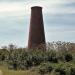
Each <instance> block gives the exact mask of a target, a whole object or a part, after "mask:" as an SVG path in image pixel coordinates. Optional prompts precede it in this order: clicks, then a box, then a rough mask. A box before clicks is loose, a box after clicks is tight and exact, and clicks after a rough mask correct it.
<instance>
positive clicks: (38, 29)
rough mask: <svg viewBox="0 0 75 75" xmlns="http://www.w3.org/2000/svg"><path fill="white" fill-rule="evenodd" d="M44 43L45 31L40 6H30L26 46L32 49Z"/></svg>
mask: <svg viewBox="0 0 75 75" xmlns="http://www.w3.org/2000/svg"><path fill="white" fill-rule="evenodd" d="M41 44H44V45H45V33H44V24H43V15H42V7H40V6H34V7H31V19H30V29H29V40H28V48H29V49H33V48H37V47H39V46H40V45H41Z"/></svg>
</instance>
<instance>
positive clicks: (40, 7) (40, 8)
mask: <svg viewBox="0 0 75 75" xmlns="http://www.w3.org/2000/svg"><path fill="white" fill-rule="evenodd" d="M34 8H40V9H42V7H40V6H33V7H31V9H34Z"/></svg>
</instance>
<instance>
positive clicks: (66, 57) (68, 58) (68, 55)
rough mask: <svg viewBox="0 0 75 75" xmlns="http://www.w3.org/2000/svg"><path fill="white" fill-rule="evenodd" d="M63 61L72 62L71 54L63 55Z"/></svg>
mask: <svg viewBox="0 0 75 75" xmlns="http://www.w3.org/2000/svg"><path fill="white" fill-rule="evenodd" d="M65 60H66V61H67V62H69V61H71V60H73V57H72V55H71V54H66V55H65Z"/></svg>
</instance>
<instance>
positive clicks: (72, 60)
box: [0, 41, 75, 75]
mask: <svg viewBox="0 0 75 75" xmlns="http://www.w3.org/2000/svg"><path fill="white" fill-rule="evenodd" d="M46 47H47V49H46V50H43V49H38V48H37V49H31V50H29V49H27V48H17V47H16V46H14V45H12V44H11V45H9V46H8V47H2V49H0V65H4V64H6V65H7V66H8V69H9V70H16V71H17V70H22V71H26V70H30V69H31V71H33V72H38V74H39V75H45V74H47V75H75V43H70V42H67V43H66V42H61V41H58V42H52V43H47V46H46Z"/></svg>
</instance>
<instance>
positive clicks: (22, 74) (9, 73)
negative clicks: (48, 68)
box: [0, 66, 39, 75]
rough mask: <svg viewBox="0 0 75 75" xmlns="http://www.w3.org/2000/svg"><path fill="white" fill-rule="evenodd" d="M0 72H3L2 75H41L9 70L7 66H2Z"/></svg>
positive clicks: (28, 71)
mask: <svg viewBox="0 0 75 75" xmlns="http://www.w3.org/2000/svg"><path fill="white" fill-rule="evenodd" d="M0 70H1V71H2V75H39V74H37V73H36V72H32V71H30V70H27V71H14V70H8V68H7V67H6V66H0Z"/></svg>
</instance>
